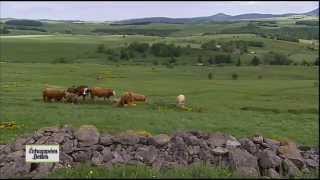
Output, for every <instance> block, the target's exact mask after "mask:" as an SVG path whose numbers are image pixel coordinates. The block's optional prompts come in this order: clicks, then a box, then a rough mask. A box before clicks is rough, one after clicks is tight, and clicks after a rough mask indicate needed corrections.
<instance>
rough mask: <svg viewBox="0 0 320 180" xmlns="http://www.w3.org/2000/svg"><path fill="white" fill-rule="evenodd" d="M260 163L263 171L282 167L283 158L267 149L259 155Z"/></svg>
mask: <svg viewBox="0 0 320 180" xmlns="http://www.w3.org/2000/svg"><path fill="white" fill-rule="evenodd" d="M258 162H259V165H260V167H261V168H263V169H269V168H275V167H278V166H280V164H281V158H280V157H278V156H277V155H276V153H275V152H273V151H271V150H268V149H265V150H263V151H261V152H259V153H258Z"/></svg>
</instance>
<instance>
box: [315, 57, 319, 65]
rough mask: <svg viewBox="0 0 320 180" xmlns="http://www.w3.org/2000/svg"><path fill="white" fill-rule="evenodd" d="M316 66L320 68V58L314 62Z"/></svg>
mask: <svg viewBox="0 0 320 180" xmlns="http://www.w3.org/2000/svg"><path fill="white" fill-rule="evenodd" d="M314 65H315V66H319V57H317V58H316V60H315V61H314Z"/></svg>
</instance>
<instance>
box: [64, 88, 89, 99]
mask: <svg viewBox="0 0 320 180" xmlns="http://www.w3.org/2000/svg"><path fill="white" fill-rule="evenodd" d="M67 92H69V93H74V94H77V95H78V96H82V99H83V100H85V99H86V96H87V95H88V94H89V92H90V90H89V87H88V86H85V85H81V86H78V87H75V86H72V87H71V88H68V89H67Z"/></svg>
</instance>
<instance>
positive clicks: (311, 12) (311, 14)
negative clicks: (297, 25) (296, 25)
mask: <svg viewBox="0 0 320 180" xmlns="http://www.w3.org/2000/svg"><path fill="white" fill-rule="evenodd" d="M304 15H307V16H318V17H319V8H318V9H315V10H313V11H310V12H307V13H304Z"/></svg>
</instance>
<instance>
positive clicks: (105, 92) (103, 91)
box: [89, 87, 116, 100]
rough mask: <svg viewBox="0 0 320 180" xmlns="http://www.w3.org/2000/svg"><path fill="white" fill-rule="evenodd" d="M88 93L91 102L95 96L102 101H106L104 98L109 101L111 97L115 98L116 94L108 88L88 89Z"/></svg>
mask: <svg viewBox="0 0 320 180" xmlns="http://www.w3.org/2000/svg"><path fill="white" fill-rule="evenodd" d="M89 93H90V95H91V99H92V100H94V97H95V96H97V97H103V99H104V100H106V98H107V99H108V100H109V98H110V97H111V96H116V92H115V91H114V90H113V89H110V88H100V87H93V88H90V89H89Z"/></svg>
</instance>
